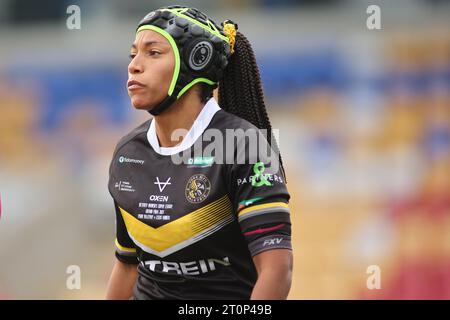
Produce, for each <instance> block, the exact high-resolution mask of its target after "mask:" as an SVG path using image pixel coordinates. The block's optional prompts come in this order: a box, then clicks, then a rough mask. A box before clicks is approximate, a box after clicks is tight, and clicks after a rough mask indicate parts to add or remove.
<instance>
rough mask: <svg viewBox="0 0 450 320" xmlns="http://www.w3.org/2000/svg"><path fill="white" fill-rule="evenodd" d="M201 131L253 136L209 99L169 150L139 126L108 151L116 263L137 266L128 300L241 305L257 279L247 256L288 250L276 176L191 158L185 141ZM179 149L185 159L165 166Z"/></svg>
mask: <svg viewBox="0 0 450 320" xmlns="http://www.w3.org/2000/svg"><path fill="white" fill-rule="evenodd" d="M210 128H214V129H217V130H220V131H222V132H223V133H224V134H223V136H224V137H225V130H226V129H238V128H239V129H244V130H246V129H255V127H254V126H253V125H252V124H250V123H249V122H247V121H245V120H243V119H241V118H239V117H236V116H234V115H232V114H230V113H227V112H225V111H224V110H222V109H220V107H219V106H218V105H217V102H216V101H215V100H214V99H213V98H212V99H210V100H209V101H208V103H207V104H206V105H205V107H204V108H203V109H202V111H201V113H200V114H199V116H198V117H197V119H196V121H195V123H194V125H193V127H192V128H191V130H189V132H188V134H187V135H186V137H185V138H184V139H183V141H182V143H181V144H180V145H179V146H176V147H173V148H161V147H160V146H159V143H158V139H157V136H156V131H155V125H154V122H153V121H152V120H149V121H146V122H145V123H143V124H142V125H140V126H139V127H138V128H136V129H134V130H133V131H132V132H131V133H129V134H128V135H127V136H125V137H124V138H122V139H121V141H120V142H119V143H118V145H117V147H116V150H115V152H114V156H113V159H112V162H111V166H110V179H109V185H108V187H109V191H110V193H111V195H112V197H113V199H114V204H115V209H116V247H117V249H116V256H117V258H118V259H119V260H121V261H122V262H125V263H131V264H138V266H137V268H138V279H137V282H136V284H135V287H134V298H135V299H248V298H249V297H250V295H251V292H252V289H253V286H254V284H255V282H256V279H257V273H256V269H255V266H254V263H253V260H252V256H254V255H256V254H258V253H260V252H263V251H265V250H270V249H276V248H284V249H291V241H290V240H291V238H290V236H291V234H290V232H291V229H290V227H291V225H290V216H289V209H288V205H287V204H288V201H289V193H288V191H287V189H286V186H285V183H284V178H283V175H282V174H281V173H280V170H277V171H276V172H270V170H267V169H266V171H265V172H264V174H263V173H262V172H263V170H264V169H265V168H264V165H265V164H264V162H261V161H256V162H255V161H254V162H253V163H245V164H237V163H223V161H222V163H216V162H215V161H214V160H215V159H214V153H213V155H212V156H205V157H202V156H200V157H199V156H198V154H199V153H198V151H202V150H195V148H197V147H198V144H197V143H194V142H196V141H198V139H201V138H202V135H203V133H204V132H205V130H206V129H210ZM264 141H265V142H266V143H267V141H266V140H264ZM244 143H245V142H244ZM224 144H225V142H224ZM205 145H206V143H203V144H202V145H201V146H200V148H204V147H205ZM248 147H249V146H246V148H247V149H248ZM247 149H246V150H247ZM186 150H188V151H192V156H189V155H188V156H187V158H186V159H185V161H183V163H181V164H176V163H174V161H173V160H172V155H174V154H180V155H181V154H183V152H184V155H186ZM258 179H259V180H258ZM257 180H258V182H257V183H256V181H257Z"/></svg>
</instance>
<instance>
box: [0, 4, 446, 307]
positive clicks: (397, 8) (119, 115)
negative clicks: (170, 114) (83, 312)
mask: <svg viewBox="0 0 450 320" xmlns="http://www.w3.org/2000/svg"><path fill="white" fill-rule="evenodd" d="M70 4H77V5H79V6H80V8H81V30H68V29H67V28H66V19H67V17H68V15H67V14H66V8H67V6H68V5H70ZM168 4H174V3H173V2H166V1H159V0H158V1H157V0H153V1H141V0H140V1H126V2H124V1H119V0H112V1H105V0H96V1H67V0H65V1H57V0H41V1H35V2H32V1H25V0H0V195H1V203H2V212H1V219H0V298H4V299H30V298H39V299H51V298H56V299H94V298H98V299H102V298H103V297H104V293H105V288H106V283H107V280H108V277H109V273H110V270H111V267H112V264H113V261H114V254H113V252H114V245H113V242H114V213H113V205H112V200H111V199H110V197H109V194H108V191H107V178H108V176H107V171H108V165H109V161H110V158H111V155H112V151H113V148H114V145H115V143H116V142H117V141H118V139H119V138H120V137H121V136H122V135H124V134H125V133H126V132H128V131H129V130H130V129H132V128H133V127H134V126H136V125H137V124H139V123H141V122H142V121H144V119H146V118H147V117H148V116H149V115H148V114H147V113H145V112H138V111H135V110H133V108H132V107H131V106H130V103H129V100H128V97H127V93H126V89H125V81H126V77H127V74H126V66H127V63H128V53H129V51H128V50H129V45H130V43H131V41H132V39H133V37H134V30H135V26H136V23H137V22H138V21H139V19H140V18H142V17H143V16H144V15H145V14H146V13H147V12H148V11H151V10H153V9H156V8H158V7H160V6H162V5H168ZM178 4H187V5H190V6H194V7H197V8H199V9H201V10H203V11H205V12H207V13H208V14H209V15H210V16H212V17H214V18H215V20H216V21H219V22H220V21H222V20H224V19H226V18H230V19H232V20H234V21H236V22H237V23H238V24H239V28H240V30H241V31H242V32H243V33H244V34H246V35H247V36H248V37H249V39H250V40H251V42H252V43H253V45H254V49H255V51H256V54H257V59H258V62H259V64H260V68H261V72H262V77H263V81H264V86H265V92H266V98H267V101H268V105H269V108H270V109H269V112H270V115H271V118H272V121H273V125H274V127H275V128H279V129H280V143H281V152H282V155H283V157H284V159H285V160H284V161H285V162H286V167H287V172H288V187H289V190H290V192H291V194H292V200H291V211H292V212H293V217H292V218H293V232H294V235H293V239H294V248H295V270H294V279H293V286H292V290H291V293H290V299H412V298H424V299H431V298H437V299H450V90H449V89H450V32H449V30H450V20H449V16H450V3H449V2H448V1H437V0H434V1H426V0H415V1H413V0H411V1H404V0H402V1H377V0H373V1H356V0H353V1H352V0H328V1H326V0H321V1H313V0H308V1H306V0H302V1H295V0H233V1H231V0H228V1H225V0H220V1H206V0H197V1H180V2H178ZM370 4H376V5H379V6H380V8H381V23H382V29H381V30H368V29H367V28H366V19H367V17H368V14H367V13H366V8H367V6H368V5H370ZM69 265H78V266H80V268H81V272H82V283H81V285H82V288H81V290H68V289H67V288H66V279H67V277H68V275H67V274H66V268H67V266H69ZM370 265H377V266H379V267H380V269H381V289H380V290H369V289H368V288H367V287H366V280H367V277H368V276H369V275H368V274H367V273H366V270H367V267H368V266H370Z"/></svg>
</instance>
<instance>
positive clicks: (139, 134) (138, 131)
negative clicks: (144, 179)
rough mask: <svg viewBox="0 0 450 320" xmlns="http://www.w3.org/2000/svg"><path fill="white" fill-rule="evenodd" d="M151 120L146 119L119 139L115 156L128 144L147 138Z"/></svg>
mask: <svg viewBox="0 0 450 320" xmlns="http://www.w3.org/2000/svg"><path fill="white" fill-rule="evenodd" d="M151 121H152V120H151V119H149V120H146V121H145V122H143V123H141V124H140V125H139V126H137V127H136V128H134V129H133V130H131V131H130V132H128V133H127V134H126V135H124V136H123V137H122V138H121V139H120V140H119V142H117V145H116V148H115V149H114V153H113V158H114V157H115V156H116V154H117V152H118V151H119V150H120V149H122V148H123V147H124V146H126V145H127V144H129V143H132V142H133V141H136V140H139V139H143V138H145V137H146V134H147V131H148V128H149V126H150V122H151Z"/></svg>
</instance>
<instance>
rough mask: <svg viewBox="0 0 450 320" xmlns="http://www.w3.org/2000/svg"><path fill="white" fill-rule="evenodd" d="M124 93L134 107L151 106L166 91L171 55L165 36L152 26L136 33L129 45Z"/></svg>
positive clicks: (149, 107)
mask: <svg viewBox="0 0 450 320" xmlns="http://www.w3.org/2000/svg"><path fill="white" fill-rule="evenodd" d="M130 58H131V61H130V64H129V65H128V82H127V88H128V95H129V96H130V98H131V103H132V104H133V106H134V107H135V108H136V109H145V110H151V109H152V108H153V107H154V106H156V105H158V104H159V103H160V102H161V101H162V100H163V99H164V98H165V97H166V96H167V92H168V91H169V86H170V82H171V81H172V76H173V71H174V68H175V56H174V52H173V50H172V47H171V46H170V44H169V42H168V41H167V39H166V38H164V37H163V36H162V35H160V34H159V33H157V32H155V31H152V30H143V31H140V32H139V33H137V34H136V39H135V41H134V43H133V44H132V46H131V49H130Z"/></svg>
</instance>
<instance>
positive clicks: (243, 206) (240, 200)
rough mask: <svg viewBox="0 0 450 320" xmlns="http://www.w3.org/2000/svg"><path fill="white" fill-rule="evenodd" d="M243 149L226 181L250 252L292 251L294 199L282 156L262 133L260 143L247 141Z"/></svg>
mask: <svg viewBox="0 0 450 320" xmlns="http://www.w3.org/2000/svg"><path fill="white" fill-rule="evenodd" d="M256 130H257V129H256ZM258 132H259V131H258ZM255 143H256V144H257V146H258V147H257V148H254V144H255ZM240 145H241V147H239V143H238V146H237V148H236V149H235V156H236V157H235V159H234V163H233V164H231V165H228V167H227V172H226V175H227V177H226V179H228V190H229V194H230V196H231V199H232V203H233V208H234V212H235V214H236V216H237V219H238V222H239V225H240V228H241V231H242V233H243V235H244V237H245V239H246V241H247V244H248V248H249V251H250V253H251V255H252V256H255V255H256V254H258V253H261V252H263V251H266V250H271V249H280V248H283V249H290V250H292V246H291V220H290V211H289V205H288V204H289V199H290V195H289V192H288V190H287V187H286V183H285V177H284V174H283V173H282V170H281V167H280V163H279V155H278V153H276V152H275V151H274V149H273V148H271V147H270V145H269V144H268V142H267V140H266V138H265V137H264V136H263V135H262V134H260V133H259V134H258V139H257V141H256V142H255V141H253V142H252V141H248V140H246V141H241V143H240ZM252 145H253V148H252ZM244 151H245V154H244V155H242V152H244ZM242 159H245V161H244V163H242V162H243V161H242Z"/></svg>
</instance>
